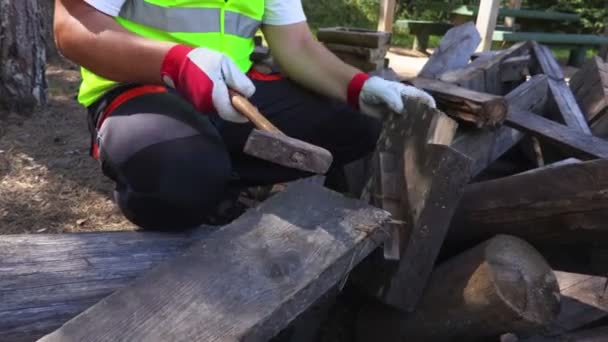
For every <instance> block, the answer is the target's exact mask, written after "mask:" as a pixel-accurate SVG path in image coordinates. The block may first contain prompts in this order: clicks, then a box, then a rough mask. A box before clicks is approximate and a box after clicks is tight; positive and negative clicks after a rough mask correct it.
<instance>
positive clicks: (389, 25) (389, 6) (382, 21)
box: [378, 0, 396, 32]
mask: <svg viewBox="0 0 608 342" xmlns="http://www.w3.org/2000/svg"><path fill="white" fill-rule="evenodd" d="M395 2H396V1H395V0H380V15H379V16H378V19H379V20H378V31H382V32H392V31H393V20H394V18H395Z"/></svg>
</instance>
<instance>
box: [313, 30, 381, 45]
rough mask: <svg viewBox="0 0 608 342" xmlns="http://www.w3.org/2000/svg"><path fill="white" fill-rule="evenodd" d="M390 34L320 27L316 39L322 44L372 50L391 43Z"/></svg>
mask: <svg viewBox="0 0 608 342" xmlns="http://www.w3.org/2000/svg"><path fill="white" fill-rule="evenodd" d="M391 37H392V34H391V33H389V32H378V31H373V30H366V29H361V28H353V27H341V26H338V27H322V28H319V30H318V31H317V39H318V40H319V41H320V42H323V43H335V44H344V45H355V46H361V47H367V48H372V49H379V48H383V47H384V46H386V45H387V44H389V43H390V41H391Z"/></svg>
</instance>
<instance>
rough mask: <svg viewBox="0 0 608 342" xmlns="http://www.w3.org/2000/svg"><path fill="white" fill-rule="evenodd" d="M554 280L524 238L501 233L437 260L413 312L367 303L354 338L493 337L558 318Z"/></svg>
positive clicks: (363, 340)
mask: <svg viewBox="0 0 608 342" xmlns="http://www.w3.org/2000/svg"><path fill="white" fill-rule="evenodd" d="M559 309H560V297H559V287H558V282H557V280H556V278H555V276H554V275H553V271H552V269H551V267H550V266H549V265H548V263H547V262H546V260H545V259H544V258H543V257H542V255H540V253H539V252H538V251H537V250H535V249H534V248H533V247H532V246H531V245H530V244H528V243H527V242H525V241H523V240H521V239H518V238H515V237H512V236H505V235H499V236H496V237H494V238H492V239H490V240H488V241H486V242H484V243H482V244H479V245H478V246H476V247H475V248H472V249H470V250H467V251H465V252H464V253H461V254H459V255H458V256H456V257H454V258H452V259H449V260H447V261H446V262H444V263H442V264H440V265H439V266H438V267H437V268H436V269H435V271H433V275H432V276H431V279H430V281H429V285H428V287H427V289H426V291H425V293H424V296H423V298H422V299H421V301H420V305H419V307H418V309H417V310H416V312H414V313H412V314H410V315H406V314H405V313H402V312H399V311H397V310H388V309H387V308H386V307H382V306H378V305H369V306H367V307H364V308H363V309H362V310H360V315H361V318H360V323H359V326H358V329H357V332H358V334H357V341H361V342H375V341H493V340H495V339H494V338H495V337H496V336H498V335H500V334H502V333H507V332H517V333H521V332H529V331H534V330H537V329H539V328H541V327H543V326H545V325H547V324H548V323H549V322H551V321H553V320H554V319H555V318H557V316H558V313H559Z"/></svg>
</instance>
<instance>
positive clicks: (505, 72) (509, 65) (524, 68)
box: [500, 55, 531, 82]
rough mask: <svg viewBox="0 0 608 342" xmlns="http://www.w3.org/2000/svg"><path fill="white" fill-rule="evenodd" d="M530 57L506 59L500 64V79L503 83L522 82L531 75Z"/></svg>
mask: <svg viewBox="0 0 608 342" xmlns="http://www.w3.org/2000/svg"><path fill="white" fill-rule="evenodd" d="M530 61H531V57H530V55H523V56H515V57H511V58H506V59H505V60H504V61H502V63H501V64H500V79H501V81H502V82H513V81H521V80H522V79H525V78H526V76H528V74H529V65H530Z"/></svg>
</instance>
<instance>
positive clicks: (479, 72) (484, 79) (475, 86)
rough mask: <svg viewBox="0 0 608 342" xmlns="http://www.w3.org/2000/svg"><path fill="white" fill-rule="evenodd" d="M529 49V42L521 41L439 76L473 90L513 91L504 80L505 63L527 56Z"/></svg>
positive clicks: (500, 92) (501, 93) (486, 91)
mask: <svg viewBox="0 0 608 342" xmlns="http://www.w3.org/2000/svg"><path fill="white" fill-rule="evenodd" d="M529 51H530V43H529V42H519V43H517V44H514V45H513V46H511V47H510V48H508V49H506V50H501V51H498V52H496V53H492V56H491V57H489V58H477V59H475V60H473V61H472V62H471V63H469V64H468V65H466V66H464V67H462V68H460V69H457V68H452V69H448V70H446V72H444V73H443V74H441V75H440V76H438V78H439V79H440V80H441V81H444V82H448V83H454V84H457V85H460V86H462V87H465V88H469V89H471V90H476V91H480V92H485V93H490V94H495V95H503V94H504V93H507V92H509V91H511V89H508V88H507V87H505V84H504V82H503V80H502V77H503V76H502V74H503V72H502V69H503V63H504V62H505V61H506V60H507V59H510V58H514V57H520V56H526V55H528V54H529Z"/></svg>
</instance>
